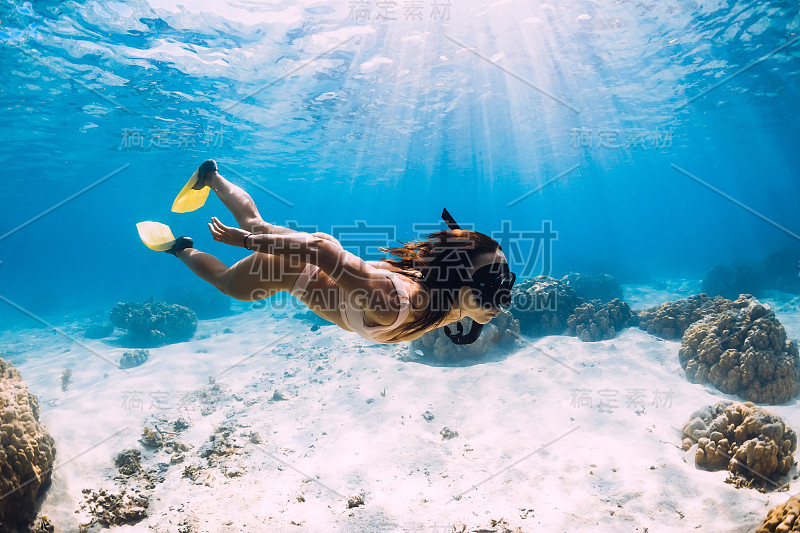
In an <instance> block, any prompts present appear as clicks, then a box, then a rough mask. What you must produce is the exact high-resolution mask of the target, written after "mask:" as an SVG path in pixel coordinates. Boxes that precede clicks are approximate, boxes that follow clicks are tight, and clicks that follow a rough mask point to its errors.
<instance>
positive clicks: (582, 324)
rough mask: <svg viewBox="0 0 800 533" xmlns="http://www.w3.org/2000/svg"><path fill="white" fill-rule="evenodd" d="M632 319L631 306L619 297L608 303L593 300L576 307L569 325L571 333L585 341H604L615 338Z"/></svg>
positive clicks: (568, 322) (569, 319)
mask: <svg viewBox="0 0 800 533" xmlns="http://www.w3.org/2000/svg"><path fill="white" fill-rule="evenodd" d="M632 321H633V315H632V313H631V308H630V307H629V306H628V304H626V303H625V302H623V301H622V300H620V299H619V298H614V299H613V300H611V301H610V302H608V303H603V302H601V301H600V300H592V301H590V302H585V303H582V304H581V305H579V306H578V307H576V308H575V312H573V313H572V314H571V315H570V316H569V318H568V319H567V327H569V333H570V335H575V336H576V337H578V338H579V339H580V340H582V341H583V342H591V341H602V340H608V339H613V338H614V337H616V336H617V332H618V331H620V330H621V329H623V328H627V327H628V326H629V325H630V324H631V322H632Z"/></svg>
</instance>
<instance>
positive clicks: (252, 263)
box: [137, 159, 516, 344]
mask: <svg viewBox="0 0 800 533" xmlns="http://www.w3.org/2000/svg"><path fill="white" fill-rule="evenodd" d="M212 190H213V191H214V192H215V193H216V194H217V197H218V198H219V199H220V200H221V201H222V203H223V204H224V205H225V206H226V207H227V208H228V209H229V210H230V212H231V213H232V214H233V216H234V218H235V219H236V222H237V224H238V225H239V227H232V226H227V225H225V224H223V223H222V222H221V221H220V220H219V218H217V217H212V218H211V222H209V223H208V228H209V231H210V232H211V235H212V236H213V238H214V240H216V241H218V242H221V243H223V244H227V245H230V246H235V247H240V248H244V249H246V250H248V251H251V252H253V253H252V254H250V255H249V256H247V257H245V258H244V259H241V260H239V261H237V262H236V263H235V264H233V265H232V266H230V267H228V266H227V265H225V264H224V263H223V262H222V261H220V260H219V259H218V258H216V257H214V256H213V255H211V254H208V253H206V252H201V251H200V250H197V249H196V248H194V247H193V244H194V241H193V239H192V238H191V237H187V236H181V237H178V238H175V237H174V236H173V234H172V231H171V229H170V228H169V227H168V226H166V225H165V224H161V223H159V222H154V221H144V222H139V223H138V224H137V229H138V231H139V236H140V237H141V239H142V241H143V242H144V243H145V245H146V246H147V247H148V248H150V249H152V250H155V251H163V252H166V253H169V254H171V255H174V256H176V257H178V258H179V259H180V260H181V261H183V263H184V264H185V265H186V266H187V267H189V269H190V270H191V271H192V272H194V273H195V274H196V275H197V276H199V277H200V278H202V279H203V280H205V281H207V282H208V283H210V284H211V285H213V286H214V287H216V288H217V289H218V290H219V291H221V292H222V293H223V294H226V295H228V296H230V297H231V298H234V299H237V300H242V301H256V300H261V299H265V298H269V297H271V296H273V295H275V294H277V293H279V292H283V291H285V292H288V293H290V294H291V295H293V296H295V297H297V298H298V299H299V300H300V301H301V302H303V303H304V304H305V305H306V306H307V307H308V308H309V309H310V310H311V311H313V312H314V313H315V314H317V315H318V316H319V317H321V318H323V319H325V320H328V321H330V322H332V323H334V324H336V325H338V326H339V327H341V328H342V329H345V330H347V331H353V332H355V333H357V334H359V335H360V336H362V337H363V338H365V339H367V340H370V341H373V342H378V343H382V344H394V343H399V342H404V341H411V340H414V339H417V338H419V337H421V336H422V335H423V334H424V333H426V332H428V331H431V330H434V329H436V328H439V327H442V326H446V325H448V324H451V323H453V322H457V332H455V333H454V332H452V331H451V330H450V328H449V327H446V328H445V334H446V335H447V336H448V338H450V340H451V341H452V342H453V343H454V344H471V343H473V342H475V341H476V340H477V339H478V337H479V336H480V333H481V330H482V328H483V325H484V324H486V323H488V322H489V321H490V320H492V319H493V318H495V317H496V316H497V315H498V314H499V313H500V310H501V308H503V307H509V306H510V305H511V289H512V287H513V285H514V282H515V280H516V274H514V273H513V272H511V271H510V269H509V266H508V261H507V259H506V257H505V254H504V253H503V250H502V247H501V246H500V244H499V243H497V241H495V240H494V239H492V238H491V237H489V236H487V235H485V234H483V233H480V232H476V231H470V230H464V229H462V228H461V227H460V226H459V225H458V223H456V221H455V220H454V219H453V217H452V216H451V215H450V213H449V212H448V211H447V209H443V211H442V218H443V219H444V221H445V222H446V223H447V226H448V228H449V229H448V230H445V231H439V232H433V233H431V234H429V235H427V237H426V238H425V239H416V240H415V241H413V242H411V243H403V247H400V248H382V250H383V251H384V252H387V253H389V254H390V255H393V256H394V258H386V259H385V260H384V261H364V260H363V259H361V258H360V257H359V256H357V255H355V254H353V253H351V252H348V251H347V250H345V249H344V248H343V247H342V245H341V243H340V242H339V241H338V240H337V239H336V238H334V237H333V236H331V235H329V234H327V233H322V232H315V233H307V232H302V231H296V230H293V229H290V228H286V227H282V226H278V225H275V224H270V223H268V222H266V221H265V220H264V219H263V218H262V217H261V215H260V213H259V211H258V209H257V208H256V205H255V202H254V201H253V199H252V197H251V196H250V195H249V194H248V193H247V192H245V191H244V189H242V188H241V187H239V186H237V185H234V184H233V183H231V182H230V181H228V180H227V179H225V178H224V177H223V176H222V175H221V174H220V173H219V170H218V167H217V164H216V162H215V161H214V160H213V159H209V160H207V161H205V162H203V163H202V164H201V165H200V167H199V168H198V169H197V170H196V171H195V172H194V174H192V176H191V178H189V181H188V182H187V183H186V185H184V187H183V189H181V191H180V192H179V193H178V196H177V197H176V198H175V201H174V202H173V205H172V211H173V212H178V213H186V212H190V211H194V210H197V209H199V208H200V207H202V206H203V205H204V204H205V202H206V199H207V198H208V195H209V193H210V191H212ZM465 317H469V318H471V319H472V321H473V323H472V327H471V329H470V331H469V332H467V333H465V332H464V331H463V325H462V323H461V322H459V320H461V319H463V318H465Z"/></svg>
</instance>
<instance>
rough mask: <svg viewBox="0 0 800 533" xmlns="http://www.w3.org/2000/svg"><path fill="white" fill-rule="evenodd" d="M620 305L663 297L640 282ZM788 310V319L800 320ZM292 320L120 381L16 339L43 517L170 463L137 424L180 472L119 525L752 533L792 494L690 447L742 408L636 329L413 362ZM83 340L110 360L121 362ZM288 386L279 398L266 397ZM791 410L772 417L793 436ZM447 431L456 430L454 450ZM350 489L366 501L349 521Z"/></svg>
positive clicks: (23, 337) (241, 323)
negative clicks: (42, 437) (706, 464)
mask: <svg viewBox="0 0 800 533" xmlns="http://www.w3.org/2000/svg"><path fill="white" fill-rule="evenodd" d="M652 292H653V290H652V288H651V289H650V293H652ZM659 296H661V295H660V294H659ZM626 297H632V300H635V301H637V302H640V303H642V305H635V306H636V307H644V306H646V305H651V304H652V303H653V302H652V300H653V296H652V294H649V293H648V291H647V288H646V287H633V288H631V287H626ZM677 297H679V296H677ZM666 299H670V298H664V300H666ZM661 301H663V300H661ZM655 303H658V302H655ZM787 309H788V310H789V312H788V313H787V312H784V311H781V312H779V316H780V319H781V320H782V321H786V322H788V323H791V324H793V325H796V324H799V323H800V320H799V319H798V317H800V313H798V312H797V306H794V307H791V306H788V307H787ZM292 314H293V312H291V311H286V310H282V311H278V310H274V309H269V308H268V309H260V310H251V311H247V312H244V313H242V314H238V315H236V316H232V317H227V318H223V319H218V320H209V321H201V323H200V326H199V327H198V331H197V334H196V336H195V338H194V339H193V340H192V341H191V342H186V343H181V344H174V345H169V346H165V347H161V348H155V349H151V350H150V354H151V357H150V360H149V361H148V362H147V363H145V364H144V365H143V366H140V367H138V368H134V369H131V370H129V371H128V372H123V371H120V370H118V369H116V368H114V367H113V366H112V365H110V364H108V363H106V362H105V361H103V360H101V359H100V358H99V357H96V356H95V355H92V354H90V353H89V352H87V350H85V349H84V348H82V347H80V346H78V345H76V344H71V343H70V342H69V341H68V340H66V339H64V338H63V337H60V336H56V335H52V334H51V333H49V332H47V331H45V330H26V331H16V332H6V333H4V334H3V335H2V338H1V339H0V340H2V342H3V346H4V347H7V346H11V347H14V346H17V347H18V348H19V347H22V346H23V344H22V343H24V345H26V346H29V347H33V348H32V349H35V351H33V352H28V354H27V359H25V360H24V361H22V362H19V363H18V367H19V369H20V370H21V372H22V374H23V378H24V379H25V381H26V382H27V383H28V385H29V387H30V389H31V390H32V391H33V392H34V393H36V394H37V395H38V396H39V401H40V405H41V411H42V415H41V418H42V421H43V422H44V424H45V425H46V427H47V428H48V430H49V431H50V432H51V433H52V435H53V437H54V438H55V440H56V445H57V450H58V466H57V467H56V469H55V470H54V476H53V485H52V487H51V489H50V490H49V492H48V493H47V496H46V498H45V502H44V505H43V508H42V512H43V514H46V515H47V516H48V517H49V518H51V520H53V521H54V522H55V524H56V526H57V530H61V531H76V530H77V524H78V523H79V521H81V520H83V521H86V520H88V518H87V516H86V515H84V514H76V513H75V511H76V510H78V508H79V506H80V503H81V502H82V501H83V495H82V493H81V490H82V489H85V488H92V489H97V488H100V487H105V488H108V489H111V490H115V491H116V490H119V486H118V485H117V484H115V481H114V480H113V477H114V476H115V475H117V472H116V469H115V468H114V465H113V457H114V456H115V455H116V453H118V452H119V451H121V450H123V449H125V448H137V449H140V450H142V452H143V464H144V465H145V466H146V467H148V468H152V467H153V466H155V465H156V464H157V463H169V455H167V454H166V452H164V451H158V452H154V451H148V450H146V449H144V448H143V446H142V444H141V443H140V442H138V439H139V438H140V437H141V430H142V426H143V425H144V424H145V423H147V424H149V425H150V426H151V427H152V426H153V424H155V425H158V427H159V428H160V429H162V430H163V429H168V428H169V425H170V423H171V422H172V421H174V420H175V419H177V418H178V417H183V418H184V419H186V420H187V421H189V423H190V424H191V427H190V428H189V429H187V430H186V431H184V432H183V433H181V434H180V436H179V437H178V440H180V441H181V442H183V443H185V444H187V445H189V446H190V450H189V451H188V452H186V453H185V456H186V459H185V461H184V462H183V463H181V464H176V465H166V469H165V470H164V472H163V475H164V481H163V483H158V484H156V486H155V489H154V491H153V495H152V499H151V506H150V516H149V517H148V518H146V519H145V520H143V521H141V522H139V523H138V524H136V525H133V526H122V527H120V528H119V529H118V530H119V531H158V532H167V531H169V532H178V531H181V532H188V531H193V532H218V531H219V532H222V531H248V532H250V531H253V532H267V531H269V532H272V531H292V532H302V531H309V532H322V531H325V532H327V531H364V532H371V531H425V532H435V531H440V532H444V531H451V528H452V526H454V525H456V526H458V527H457V530H459V531H460V530H461V529H460V528H461V525H464V526H466V530H467V531H472V530H475V529H480V528H485V529H487V530H489V531H491V530H492V529H493V528H491V527H490V525H491V523H492V522H491V521H492V519H495V520H499V519H501V518H502V519H505V521H506V522H507V524H508V526H509V527H511V528H512V529H513V528H520V529H521V530H522V531H526V532H527V531H547V532H560V531H570V532H572V531H608V532H620V531H640V532H644V531H651V532H660V531H692V530H698V531H711V532H714V533H720V532H747V531H751V530H752V529H753V528H754V527H755V526H757V525H758V524H760V522H761V520H762V519H763V518H764V516H765V515H766V513H767V510H768V509H769V508H771V507H772V506H774V505H776V504H778V503H782V502H783V501H785V500H786V499H788V497H789V494H788V493H786V492H777V493H775V492H773V493H769V494H762V493H760V492H757V491H755V490H752V489H736V488H734V487H733V486H732V485H730V484H727V483H725V482H724V479H725V478H726V477H727V474H726V472H705V471H700V470H698V469H696V468H695V466H694V460H693V451H690V452H683V451H682V450H681V449H680V444H681V438H680V428H682V426H683V424H684V423H685V422H686V421H687V420H688V418H689V415H690V414H691V413H692V412H693V411H695V410H697V409H699V408H701V407H703V406H705V405H709V404H713V403H715V402H717V401H719V400H721V399H726V398H727V399H735V398H733V397H731V396H727V395H724V394H721V393H719V392H718V391H716V390H715V389H712V388H707V387H703V386H700V385H695V384H691V383H689V382H687V381H686V379H685V378H684V377H683V372H682V370H681V369H680V365H679V364H678V360H677V352H678V347H679V346H680V343H679V342H667V341H663V340H660V339H657V338H655V337H652V336H650V335H648V334H646V333H644V332H642V331H640V330H637V329H628V330H625V331H624V332H623V333H622V334H621V335H620V336H619V337H618V338H616V339H614V340H610V341H603V342H596V343H583V342H580V341H579V340H578V339H576V338H572V337H565V336H552V337H546V338H542V339H538V340H535V341H532V342H530V343H529V344H528V345H527V346H525V347H523V348H521V349H519V350H518V351H516V352H514V353H512V354H510V355H508V356H506V357H504V358H502V359H500V360H497V361H492V362H485V363H480V364H472V365H467V366H461V367H437V366H432V365H428V364H423V363H420V362H415V361H412V360H410V354H409V349H408V345H407V344H401V345H378V344H373V343H370V342H367V341H365V340H363V339H361V338H360V337H358V336H356V335H355V334H353V333H349V332H345V331H342V330H339V329H338V328H336V327H335V326H328V327H323V328H322V329H320V330H318V331H316V332H311V331H309V325H308V324H306V323H303V322H301V321H298V320H296V319H293V318H290V316H291V315H292ZM225 328H230V329H231V330H233V332H232V333H224V332H223V330H225ZM65 330H67V331H69V330H70V327H68V326H65ZM795 331H796V330H795ZM79 338H80V337H79ZM276 341H277V343H276ZM85 343H86V345H88V346H89V347H91V348H93V349H94V350H96V351H97V352H98V353H101V354H104V355H106V356H107V357H109V358H110V359H113V360H115V361H116V360H118V358H119V355H121V354H122V352H124V351H125V349H124V348H119V347H115V346H113V345H110V344H109V343H108V342H107V341H93V340H87V341H85ZM11 360H12V361H15V357H14V356H12V357H11ZM17 360H19V358H17ZM237 362H238V363H240V364H238V365H235V366H231V365H234V364H235V363H237ZM64 367H70V368H72V371H73V383H72V384H71V385H70V387H69V390H68V392H66V393H63V392H62V391H61V388H60V374H61V371H62V369H63V368H64ZM106 374H107V377H104V375H106ZM209 376H212V377H214V378H215V380H216V384H217V387H216V389H218V390H217V391H216V392H215V391H214V390H213V389H214V388H215V387H212V386H211V385H209V379H208V378H209ZM276 389H277V390H278V391H280V392H281V393H282V394H283V395H285V396H286V398H287V399H286V400H285V401H272V400H271V399H272V397H273V392H274V391H275V390H276ZM579 389H581V390H579ZM203 391H205V392H203ZM204 394H205V400H203V395H204ZM137 399H138V400H140V401H141V403H137ZM604 402H605V404H604ZM589 404H591V405H589ZM796 407H797V401H795V402H794V403H792V404H791V405H785V406H773V407H769V409H771V410H772V411H774V412H776V413H777V414H779V415H780V416H782V417H783V418H784V420H785V421H786V422H787V423H788V424H789V425H790V426H792V427H793V428H795V429H796V430H797V429H800V410H798V409H797V408H796ZM425 411H430V412H431V413H433V415H434V419H433V420H432V421H430V422H429V421H426V420H425V419H424V418H423V416H422V414H423V413H424V412H425ZM204 413H205V414H204ZM223 425H224V426H227V427H229V428H231V429H232V430H233V431H232V435H231V438H230V440H231V442H232V443H233V444H235V445H237V446H240V447H239V448H237V453H235V454H234V455H231V456H229V457H225V458H223V459H221V460H220V461H219V463H218V464H217V465H216V466H213V467H209V466H208V461H207V460H206V459H203V458H201V457H200V456H199V449H200V447H201V446H203V445H204V444H205V443H207V441H208V437H209V436H210V435H212V434H214V432H215V428H218V427H219V426H223ZM444 427H447V428H450V429H451V430H454V431H457V432H458V436H457V437H455V438H452V439H449V440H444V439H443V438H442V436H441V434H440V431H441V430H442V429H443V428H444ZM251 432H257V433H258V434H259V435H260V437H261V439H262V441H261V442H260V443H254V442H251V440H250V438H249V437H250V434H251ZM256 440H257V439H256ZM190 465H196V466H201V467H203V468H204V470H203V471H201V473H200V475H199V477H198V478H197V479H196V481H194V482H193V481H192V480H191V479H190V478H188V477H182V472H183V470H184V468H185V467H187V466H190ZM790 475H791V477H792V478H793V477H794V476H796V475H797V473H796V467H795V469H793V471H792V472H791V474H790ZM790 492H791V491H790ZM356 494H362V495H363V498H364V501H365V503H364V505H363V506H360V507H357V508H353V509H348V506H347V500H348V498H349V497H351V496H354V495H356ZM299 496H302V497H303V498H304V500H305V501H302V502H301V501H298V497H299ZM295 524H297V525H295Z"/></svg>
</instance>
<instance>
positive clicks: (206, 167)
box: [192, 159, 217, 190]
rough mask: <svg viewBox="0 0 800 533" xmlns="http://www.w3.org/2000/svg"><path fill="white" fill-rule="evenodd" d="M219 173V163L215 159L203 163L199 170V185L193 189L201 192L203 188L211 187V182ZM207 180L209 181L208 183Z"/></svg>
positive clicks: (196, 184) (195, 185)
mask: <svg viewBox="0 0 800 533" xmlns="http://www.w3.org/2000/svg"><path fill="white" fill-rule="evenodd" d="M216 173H217V162H216V161H214V160H213V159H208V160H207V161H203V164H202V165H200V168H198V169H197V183H195V184H194V185H193V186H192V189H197V190H200V189H202V188H203V187H210V186H211V180H212V179H213V177H214V175H215V174H216ZM206 180H207V181H206Z"/></svg>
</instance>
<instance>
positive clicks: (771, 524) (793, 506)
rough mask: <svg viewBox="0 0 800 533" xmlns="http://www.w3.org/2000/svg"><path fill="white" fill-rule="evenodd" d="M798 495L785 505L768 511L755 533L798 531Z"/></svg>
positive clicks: (799, 509)
mask: <svg viewBox="0 0 800 533" xmlns="http://www.w3.org/2000/svg"><path fill="white" fill-rule="evenodd" d="M798 516H800V494H796V495H794V496H792V497H791V498H789V500H788V501H787V502H786V503H782V504H781V505H778V506H776V507H773V508H772V509H770V511H769V513H767V518H765V519H764V523H763V524H761V527H760V528H758V530H756V533H792V532H793V531H800V520H798V519H797V517H798Z"/></svg>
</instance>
